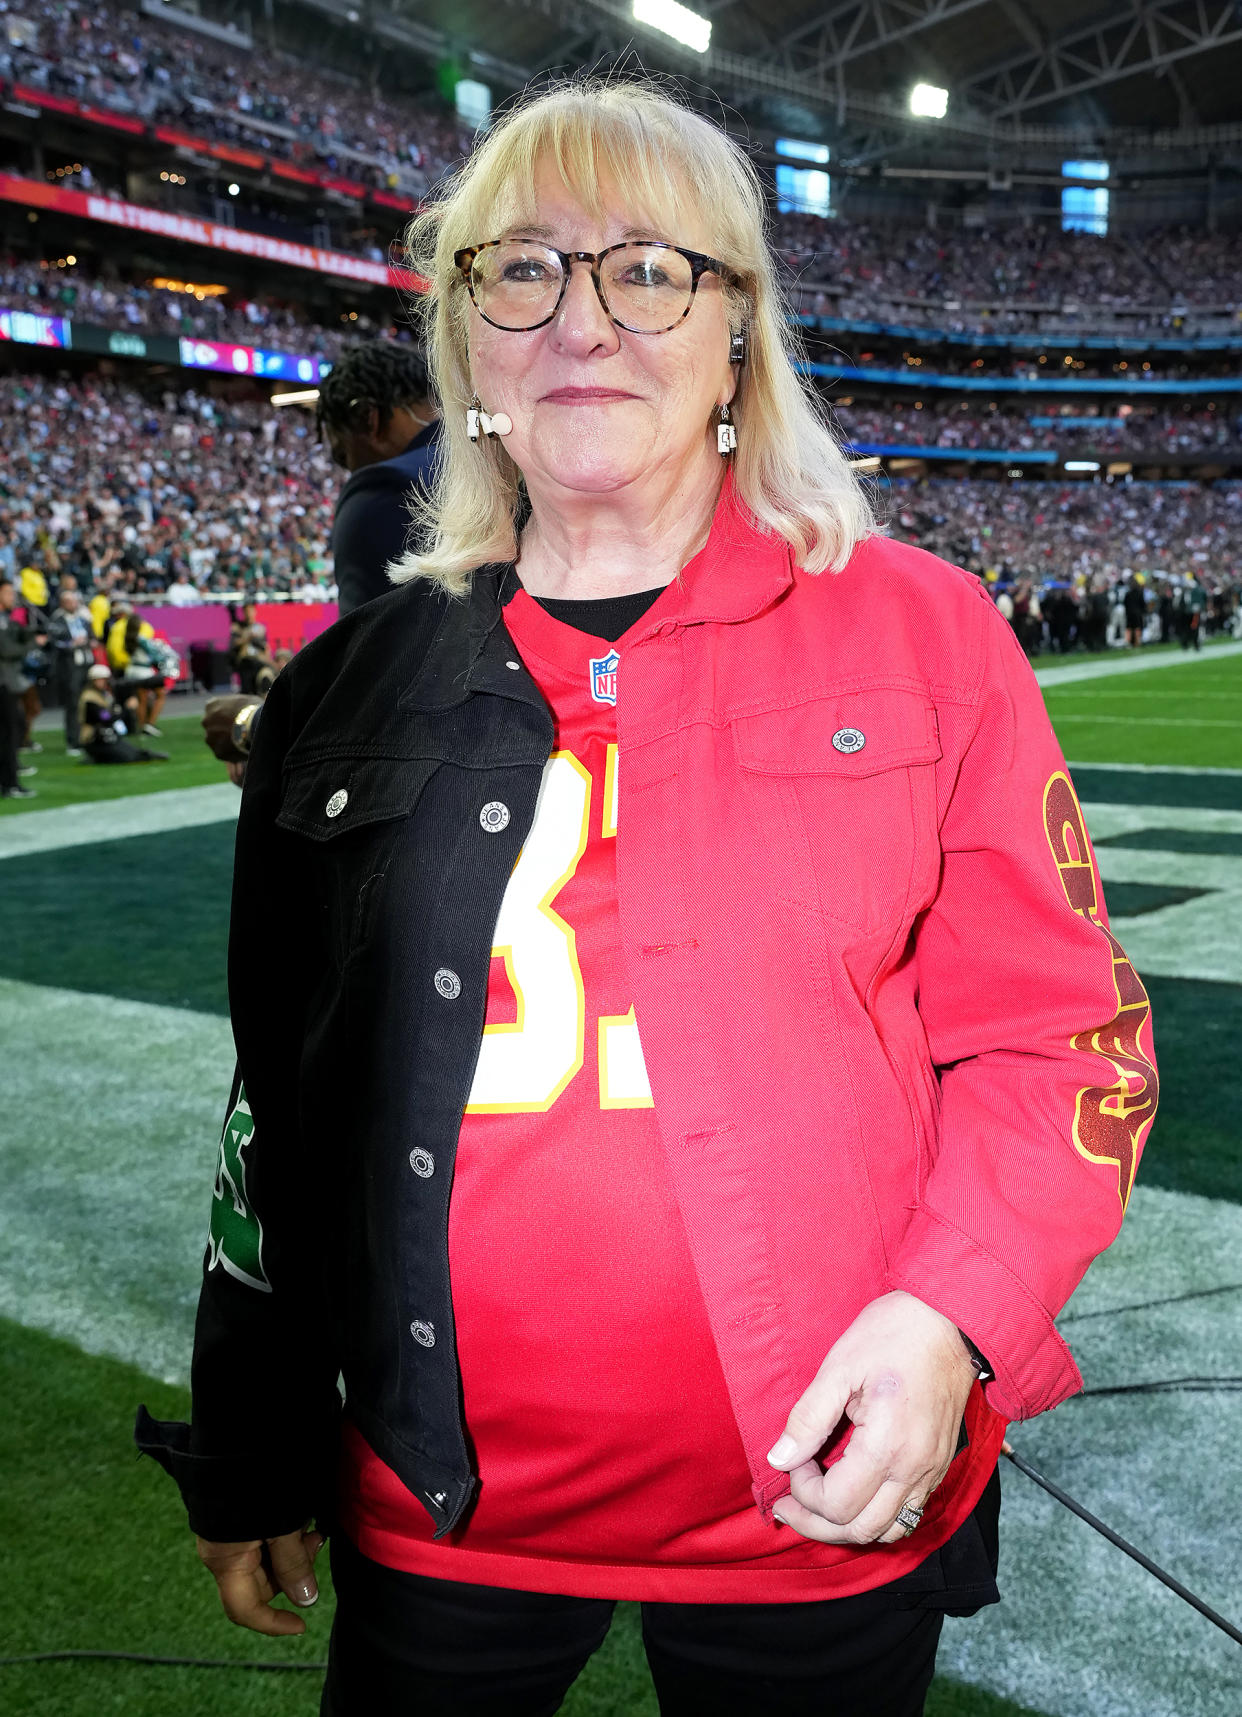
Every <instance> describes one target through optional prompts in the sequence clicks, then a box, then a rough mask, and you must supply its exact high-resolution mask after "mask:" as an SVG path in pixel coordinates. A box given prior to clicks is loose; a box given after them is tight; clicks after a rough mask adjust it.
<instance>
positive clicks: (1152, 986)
mask: <svg viewBox="0 0 1242 1717" xmlns="http://www.w3.org/2000/svg"><path fill="white" fill-rule="evenodd" d="M1144 982H1145V983H1146V985H1147V991H1148V994H1149V995H1150V996H1151V1009H1152V1024H1153V1029H1154V1032H1155V1040H1156V1062H1157V1064H1158V1067H1159V1071H1160V1112H1159V1115H1158V1116H1157V1118H1156V1123H1155V1126H1154V1127H1153V1128H1152V1133H1151V1139H1150V1141H1149V1142H1148V1145H1147V1149H1146V1152H1145V1153H1144V1156H1143V1162H1142V1165H1141V1167H1140V1169H1139V1177H1140V1179H1141V1180H1142V1181H1143V1182H1144V1184H1145V1185H1147V1186H1163V1187H1169V1188H1170V1189H1172V1190H1173V1191H1175V1192H1197V1193H1202V1194H1203V1195H1204V1196H1205V1197H1207V1198H1227V1199H1230V1200H1231V1201H1232V1202H1233V1203H1235V1204H1242V1148H1240V1146H1239V1142H1238V1141H1239V1129H1238V1112H1237V1104H1236V1102H1235V1100H1234V1092H1235V1089H1236V1086H1237V1079H1238V1044H1239V1042H1240V1041H1242V988H1239V987H1237V986H1235V985H1233V984H1210V983H1200V982H1196V981H1195V980H1193V979H1190V978H1153V977H1146V978H1145V979H1144Z"/></svg>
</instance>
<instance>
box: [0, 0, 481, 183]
mask: <svg viewBox="0 0 1242 1717" xmlns="http://www.w3.org/2000/svg"><path fill="white" fill-rule="evenodd" d="M6 11H7V12H8V18H7V20H6V22H7V24H8V28H7V30H6V31H4V32H3V33H0V78H3V79H6V80H10V81H12V82H15V83H23V84H27V85H29V86H31V87H32V88H35V89H43V90H47V91H48V92H49V93H50V94H53V95H61V96H69V97H71V98H73V99H74V100H78V101H88V102H91V103H94V104H96V105H98V106H100V107H106V108H111V109H112V110H113V111H115V112H119V113H126V114H132V115H135V116H137V117H139V118H142V119H144V120H146V121H147V122H148V123H153V124H154V123H161V124H167V125H179V126H184V127H185V128H186V129H187V130H189V131H191V132H192V133H194V134H196V135H200V136H206V137H209V138H211V139H213V140H215V141H218V142H224V143H234V144H238V145H240V146H242V147H247V148H251V149H260V150H262V151H263V152H264V153H265V154H268V155H274V156H277V157H280V158H282V159H286V160H292V161H297V162H302V163H305V164H308V165H309V164H311V163H313V162H316V161H317V162H319V163H320V164H322V165H323V166H325V167H327V168H328V169H329V170H334V171H336V170H339V171H341V172H343V173H348V175H349V177H351V178H354V179H357V180H360V181H362V182H364V183H369V184H372V185H375V186H377V187H382V188H384V187H386V188H388V189H391V190H398V189H407V190H410V191H413V192H414V193H418V192H421V191H424V190H426V188H427V186H428V185H429V184H430V183H431V182H433V181H434V180H435V179H436V178H438V177H439V175H440V174H441V173H443V172H444V170H445V169H446V168H447V167H449V166H451V165H452V164H453V163H454V162H456V161H457V160H459V159H460V157H461V155H462V153H463V151H464V150H465V149H468V148H469V133H462V132H461V131H460V130H459V128H458V126H457V125H456V123H455V122H454V121H453V120H451V119H449V118H446V116H445V115H444V113H443V112H442V111H440V110H437V109H433V108H431V107H429V106H426V105H423V104H421V103H417V102H415V101H414V100H412V99H410V100H403V101H401V102H400V103H397V102H394V101H392V100H390V99H388V98H387V97H385V96H384V95H383V94H381V93H380V92H379V91H378V90H371V89H367V88H363V87H362V86H361V85H360V84H357V83H355V82H354V81H353V80H351V79H348V78H346V77H343V76H342V75H341V74H340V73H339V72H334V71H332V70H330V69H328V68H327V67H325V66H321V65H316V66H311V65H309V64H307V63H306V62H305V61H303V60H300V59H295V58H293V57H292V56H291V55H290V54H287V53H282V52H279V51H277V50H275V49H272V48H269V47H267V46H264V48H263V50H262V54H261V56H260V63H259V64H256V61H255V59H254V58H252V57H250V56H249V55H243V54H242V53H241V52H240V51H239V50H237V49H234V48H233V47H231V46H230V45H229V44H228V43H226V42H222V41H218V40H215V39H213V38H212V37H210V36H200V35H197V34H194V33H192V32H191V31H189V30H184V29H175V28H173V26H171V25H169V24H165V23H163V22H161V21H160V20H159V19H154V18H151V17H150V16H148V15H147V14H145V13H142V14H140V13H138V12H135V11H131V10H130V9H129V8H127V7H122V6H117V5H114V4H112V3H111V0H30V3H29V4H24V5H23V7H22V10H21V12H20V14H19V13H17V12H16V11H14V10H13V9H12V8H11V7H6Z"/></svg>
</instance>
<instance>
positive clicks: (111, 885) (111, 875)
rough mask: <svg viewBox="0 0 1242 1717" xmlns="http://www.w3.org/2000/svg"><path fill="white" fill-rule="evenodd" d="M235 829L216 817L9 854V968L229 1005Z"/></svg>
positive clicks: (33, 977)
mask: <svg viewBox="0 0 1242 1717" xmlns="http://www.w3.org/2000/svg"><path fill="white" fill-rule="evenodd" d="M101 773H102V771H101ZM117 773H121V774H124V773H126V771H124V770H120V771H117ZM131 773H132V772H131ZM235 834H236V830H235V828H234V825H233V824H232V823H231V822H230V823H209V824H207V825H205V826H203V827H200V828H191V829H175V830H170V831H167V832H165V833H161V834H152V835H138V836H134V837H133V838H132V839H129V840H120V841H101V842H99V843H98V844H97V845H89V846H80V847H63V848H60V849H59V850H57V851H53V852H43V853H35V854H32V855H31V856H30V857H29V858H11V859H5V860H4V861H3V867H2V869H0V877H2V878H3V884H4V894H5V899H6V900H7V901H8V902H11V903H12V907H13V910H10V911H6V912H4V913H3V914H2V919H0V921H2V923H3V935H0V974H3V975H4V976H5V977H9V978H20V979H21V980H23V982H25V983H31V984H46V985H51V986H54V987H59V988H63V989H71V990H89V991H93V992H95V993H96V994H102V995H110V996H126V997H128V998H129V999H131V1000H133V1001H141V1002H160V1003H163V1004H164V1005H166V1006H169V1007H187V1008H195V1009H197V1010H199V1011H200V1012H204V1013H225V1012H227V1009H228V1000H227V995H226V990H225V949H226V945H227V941H228V901H229V888H230V884H231V878H232V871H233V841H234V837H235Z"/></svg>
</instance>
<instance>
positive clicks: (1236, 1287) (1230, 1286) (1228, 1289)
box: [1057, 1282, 1242, 1327]
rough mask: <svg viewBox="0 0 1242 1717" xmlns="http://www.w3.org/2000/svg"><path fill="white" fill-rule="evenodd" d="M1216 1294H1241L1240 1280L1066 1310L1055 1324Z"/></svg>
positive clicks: (1209, 1297) (1180, 1302) (1084, 1320)
mask: <svg viewBox="0 0 1242 1717" xmlns="http://www.w3.org/2000/svg"><path fill="white" fill-rule="evenodd" d="M1216 1294H1242V1282H1226V1283H1224V1284H1223V1286H1221V1287H1219V1288H1193V1289H1192V1290H1191V1291H1190V1292H1189V1293H1188V1294H1166V1295H1165V1297H1164V1298H1163V1299H1160V1300H1140V1301H1139V1302H1138V1304H1137V1305H1133V1306H1104V1307H1102V1308H1101V1310H1099V1311H1095V1312H1066V1313H1065V1314H1064V1315H1063V1316H1062V1317H1059V1318H1058V1319H1057V1325H1058V1327H1059V1326H1060V1325H1061V1324H1080V1323H1086V1321H1087V1319H1088V1318H1117V1317H1121V1316H1123V1314H1124V1313H1126V1312H1150V1311H1156V1310H1157V1309H1158V1308H1159V1307H1161V1306H1180V1305H1182V1304H1183V1303H1184V1302H1185V1301H1186V1300H1210V1299H1212V1298H1213V1297H1214V1296H1215V1295H1216Z"/></svg>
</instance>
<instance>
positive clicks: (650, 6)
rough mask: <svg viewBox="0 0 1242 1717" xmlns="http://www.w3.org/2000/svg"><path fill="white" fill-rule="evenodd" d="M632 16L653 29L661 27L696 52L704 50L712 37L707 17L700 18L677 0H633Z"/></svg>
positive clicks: (710, 24)
mask: <svg viewBox="0 0 1242 1717" xmlns="http://www.w3.org/2000/svg"><path fill="white" fill-rule="evenodd" d="M634 16H635V18H636V19H637V20H638V22H639V23H640V24H650V25H651V28H652V29H653V30H661V31H663V33H664V34H665V35H666V36H671V37H672V38H673V40H674V41H675V42H680V43H681V44H682V45H683V47H687V48H693V49H694V51H695V53H696V54H705V53H706V52H707V44H708V43H709V42H710V41H711V39H712V21H711V19H710V18H700V16H699V14H698V13H697V12H692V11H691V10H690V8H689V7H688V6H682V5H680V4H679V0H634Z"/></svg>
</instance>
